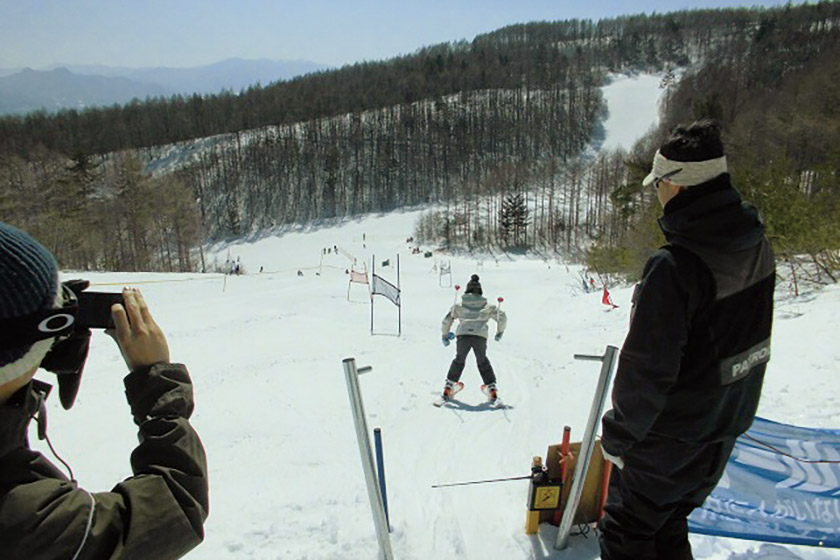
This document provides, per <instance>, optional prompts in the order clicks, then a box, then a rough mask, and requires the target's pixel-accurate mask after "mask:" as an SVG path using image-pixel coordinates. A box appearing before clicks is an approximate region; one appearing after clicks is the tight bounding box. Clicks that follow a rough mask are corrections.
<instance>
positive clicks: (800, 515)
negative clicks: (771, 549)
mask: <svg viewBox="0 0 840 560" xmlns="http://www.w3.org/2000/svg"><path fill="white" fill-rule="evenodd" d="M746 436H749V437H746ZM762 444H764V445H762ZM768 446H771V447H774V448H776V450H778V451H774V450H771V449H769V448H768ZM784 454H788V455H791V456H792V457H787V456H785V455H784ZM793 457H796V458H799V459H804V460H805V461H822V462H802V461H797V460H796V459H794V458H793ZM832 461H833V462H832ZM838 461H840V430H820V429H813V428H798V427H796V426H788V425H786V424H778V423H776V422H771V421H769V420H764V419H763V418H756V419H755V422H754V423H753V425H752V427H751V428H750V430H749V431H748V432H747V433H746V434H744V436H741V437H740V438H738V441H737V442H736V444H735V449H734V451H733V452H732V456H731V457H730V458H729V463H728V464H727V465H726V471H725V472H724V474H723V477H722V478H721V480H720V482H719V483H718V485H717V487H716V488H715V490H714V491H713V492H712V495H711V496H709V498H708V499H707V500H706V503H704V504H703V507H701V508H698V509H696V510H695V511H694V512H693V513H692V514H691V516H690V517H689V519H688V522H689V530H690V531H691V532H693V533H701V534H706V535H717V536H724V537H735V538H741V539H750V540H756V541H764V542H776V543H786V544H803V545H812V546H823V547H831V548H840V464H838Z"/></svg>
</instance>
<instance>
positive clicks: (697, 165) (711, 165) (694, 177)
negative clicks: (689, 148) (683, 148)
mask: <svg viewBox="0 0 840 560" xmlns="http://www.w3.org/2000/svg"><path fill="white" fill-rule="evenodd" d="M726 171H727V167H726V156H721V157H719V158H714V159H707V160H705V161H674V160H671V159H668V158H666V157H665V156H663V155H662V154H661V153H659V150H656V155H655V156H653V170H652V171H651V172H650V174H649V175H648V176H647V177H645V178H644V180H643V181H642V185H644V186H646V187H647V186H648V185H650V184H651V183H653V182H654V181H655V180H656V179H659V178H661V177H663V176H665V175H668V178H669V179H670V180H671V181H672V182H674V183H676V184H677V185H681V186H683V187H691V186H693V185H699V184H700V183H705V182H706V181H709V180H711V179H714V178H715V177H717V176H718V175H720V174H722V173H726Z"/></svg>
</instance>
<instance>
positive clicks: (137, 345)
mask: <svg viewBox="0 0 840 560" xmlns="http://www.w3.org/2000/svg"><path fill="white" fill-rule="evenodd" d="M122 296H123V299H124V303H123V304H122V305H120V304H118V303H116V304H114V305H112V306H111V316H112V317H113V320H114V332H113V333H109V334H112V336H113V337H114V338H115V340H116V341H117V344H118V345H119V347H120V351H121V352H122V355H123V359H124V360H125V363H126V365H127V366H128V369H130V370H131V371H134V370H136V369H138V368H142V367H147V366H151V365H154V364H158V363H161V362H168V361H169V345H168V344H167V343H166V337H165V336H164V334H163V331H161V330H160V327H159V326H158V325H157V323H155V320H154V319H153V318H152V314H151V312H150V311H149V307H148V306H147V305H146V301H145V300H144V299H143V295H142V294H141V293H140V290H138V289H136V288H125V289H123V292H122Z"/></svg>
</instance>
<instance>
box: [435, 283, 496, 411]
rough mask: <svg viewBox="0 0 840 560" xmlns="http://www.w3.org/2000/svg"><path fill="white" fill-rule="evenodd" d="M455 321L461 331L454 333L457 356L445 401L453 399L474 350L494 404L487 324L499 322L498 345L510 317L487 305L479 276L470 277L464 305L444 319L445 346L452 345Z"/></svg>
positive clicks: (444, 396)
mask: <svg viewBox="0 0 840 560" xmlns="http://www.w3.org/2000/svg"><path fill="white" fill-rule="evenodd" d="M456 319H457V320H458V321H459V323H458V328H457V329H456V331H455V336H456V353H455V359H454V360H452V364H451V365H450V366H449V373H448V374H447V376H446V386H445V387H444V389H443V398H444V399H448V398H450V397H451V396H452V394H453V388H454V387H455V386H456V385H458V380H459V379H460V378H461V374H462V373H463V371H464V365H465V364H466V361H467V354H469V353H470V350H472V351H473V354H475V362H476V365H477V366H478V372H479V373H480V374H481V379H482V381H484V390H485V393H486V394H487V395H488V397H490V400H491V401H495V400H496V398H497V397H498V392H497V389H496V374H495V373H494V372H493V366H492V365H491V364H490V360H488V359H487V337H488V334H489V329H488V327H487V323H488V322H489V321H490V319H493V320H495V321H496V336H495V337H494V339H495V340H496V341H497V342H498V341H499V340H501V339H502V334H504V332H505V327H506V326H507V315H505V312H504V311H502V310H501V309H499V308H498V307H497V306H495V305H492V304H489V303H487V299H486V298H485V297H484V296H483V295H482V289H481V283H480V282H479V279H478V275H477V274H473V275H472V276H471V277H470V281H469V282H468V283H467V287H466V289H465V290H464V295H463V296H462V297H461V303H456V304H455V305H453V306H452V308H451V309H450V310H449V312H448V313H447V314H446V316H445V317H444V318H443V322H442V323H441V333H442V337H441V341H442V342H443V345H444V346H449V340H450V339H449V332H450V329H451V328H452V324H453V323H454V322H455V320H456Z"/></svg>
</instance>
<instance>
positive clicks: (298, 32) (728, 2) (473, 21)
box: [0, 0, 803, 68]
mask: <svg viewBox="0 0 840 560" xmlns="http://www.w3.org/2000/svg"><path fill="white" fill-rule="evenodd" d="M786 3H787V2H785V1H777V0H746V1H739V0H722V1H718V2H713V1H709V0H633V1H624V2H619V1H616V0H606V1H601V0H463V1H462V0H406V1H400V0H346V1H339V0H168V1H166V0H0V68H17V67H24V66H29V67H32V68H42V67H45V66H48V65H51V64H55V63H65V64H106V65H109V66H128V67H142V66H169V67H186V66H199V65H203V64H210V63H213V62H218V61H220V60H224V59H226V58H233V57H239V58H248V59H257V58H266V59H275V60H277V59H306V60H311V61H313V62H318V63H321V64H327V65H333V66H340V65H343V64H348V63H353V62H359V61H363V60H379V59H384V58H391V57H393V56H398V55H401V54H408V53H412V52H414V51H416V50H417V49H418V48H420V47H423V46H427V45H433V44H436V43H442V42H448V41H457V40H460V39H468V40H471V39H472V38H473V37H475V36H476V35H478V34H480V33H485V32H488V31H492V30H494V29H498V28H500V27H504V26H505V25H510V24H514V23H522V22H528V21H541V20H549V21H553V20H562V19H572V18H578V19H593V20H598V19H601V18H608V17H613V16H616V15H622V14H630V13H642V12H643V13H651V12H659V13H662V12H668V11H673V10H678V9H688V8H701V7H702V8H723V7H732V6H754V5H762V6H780V5H784V4H786ZM792 3H793V4H801V3H803V2H802V1H801V0H800V1H797V2H792Z"/></svg>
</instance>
